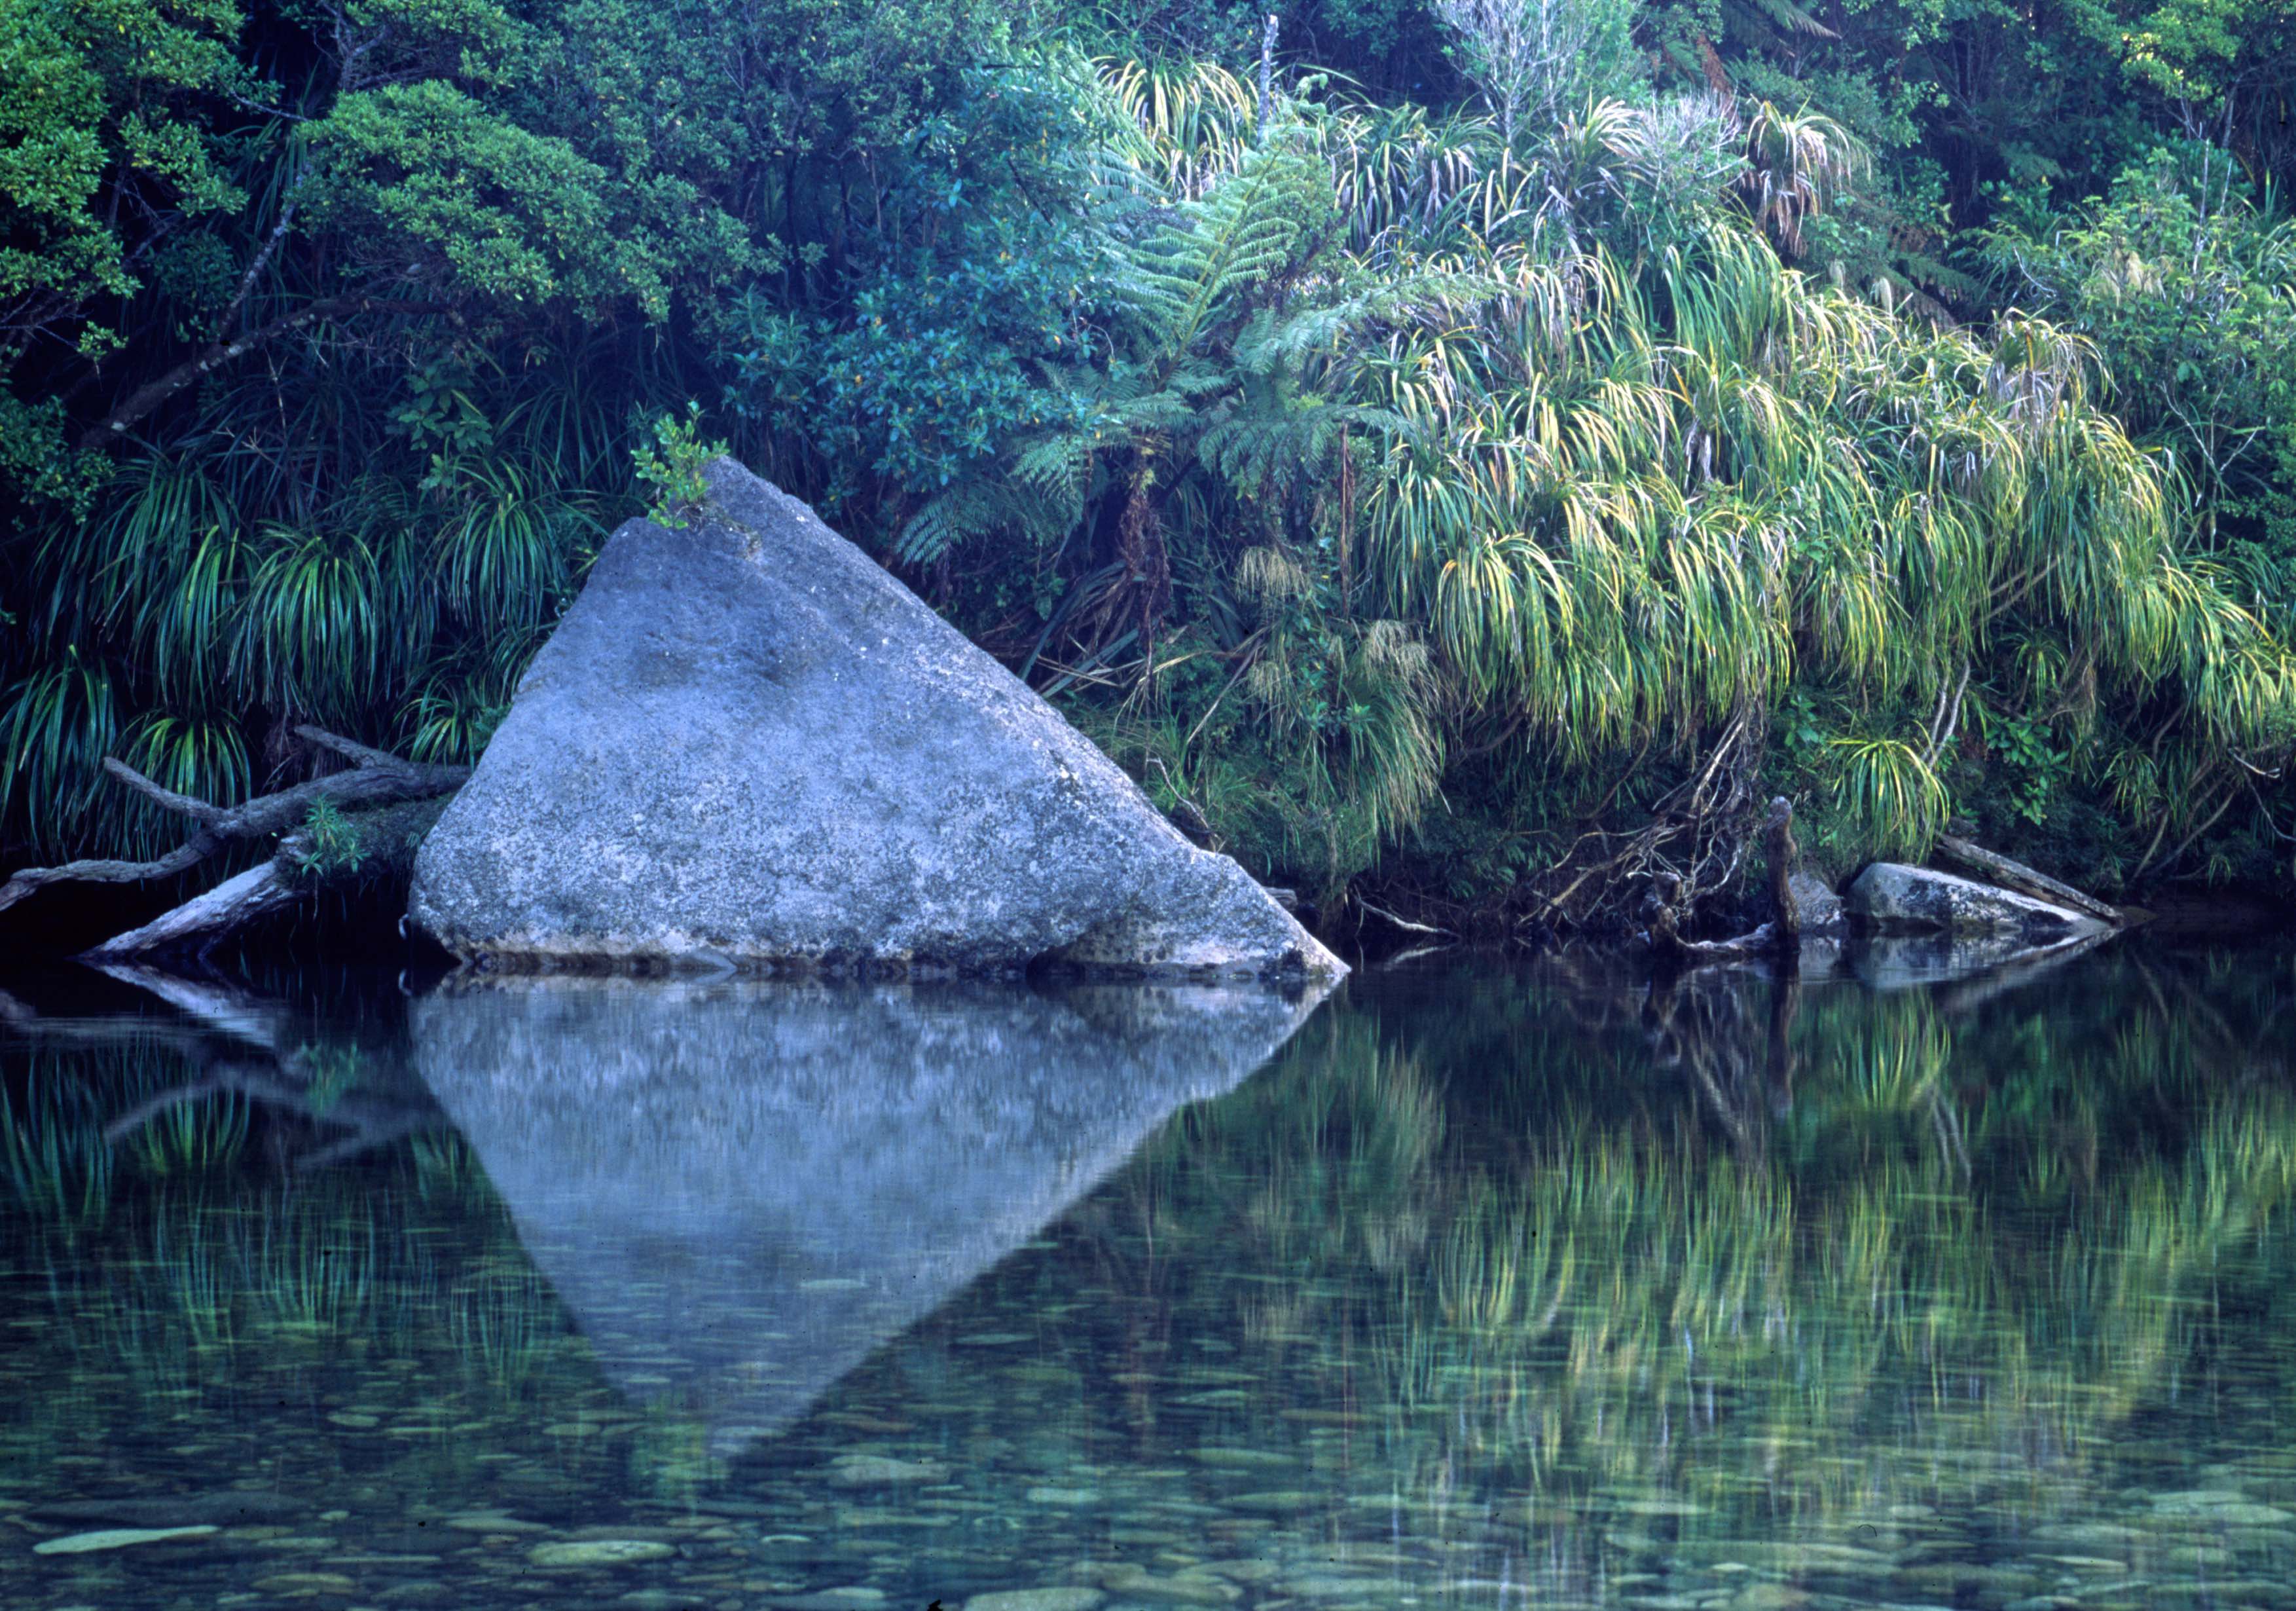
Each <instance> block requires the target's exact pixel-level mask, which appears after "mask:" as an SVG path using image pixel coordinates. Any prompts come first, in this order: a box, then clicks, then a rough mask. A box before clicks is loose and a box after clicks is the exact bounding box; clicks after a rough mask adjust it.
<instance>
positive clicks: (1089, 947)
mask: <svg viewBox="0 0 2296 1611" xmlns="http://www.w3.org/2000/svg"><path fill="white" fill-rule="evenodd" d="M707 480H708V483H709V499H708V501H707V503H706V504H705V505H703V506H702V507H701V509H699V510H698V511H696V512H695V514H694V515H693V518H692V519H691V520H689V521H688V522H687V523H686V524H685V525H684V526H683V527H678V528H669V527H664V526H660V525H656V524H654V523H653V522H650V521H643V520H634V521H630V522H627V523H625V524H624V525H623V526H622V527H621V528H620V529H619V530H617V531H616V532H615V533H614V535H613V537H612V538H611V539H610V540H609V541H608V543H607V545H606V547H605V549H604V551H603V553H602V554H601V555H599V558H598V561H597V563H596V564H595V566H594V567H593V569H592V571H591V573H590V577H589V579H588V581H587V583H586V586H585V588H584V591H583V593H582V596H581V597H580V598H578V600H577V601H576V602H575V603H574V604H573V605H572V607H571V608H570V609H569V610H568V612H567V613H566V615H565V617H564V619H563V620H562V621H561V622H560V624H559V626H558V629H557V630H556V632H555V633H554V634H553V637H552V638H551V641H550V642H549V643H548V644H547V645H545V647H544V648H543V650H542V652H541V653H540V654H538V655H537V657H536V659H535V662H534V665H533V667H532V669H531V670H529V672H528V673H527V675H526V678H525V679H524V680H523V681H522V682H521V685H520V686H519V690H518V694H517V696H516V698H515V700H514V701H513V703H512V706H511V710H510V712H509V714H508V715H507V716H506V717H505V718H504V720H503V723H502V726H501V727H500V728H499V729H498V730H497V731H496V735H495V736H494V739H493V741H492V743H491V744H489V745H488V750H487V752H486V756H485V758H484V760H482V761H481V762H480V766H479V769H478V772H477V774H476V776H475V777H473V778H472V779H471V782H470V783H469V784H468V785H465V786H464V788H463V791H462V793H460V794H459V795H458V796H457V797H456V798H455V801H454V803H453V804H452V805H451V806H450V807H448V809H447V813H446V815H445V817H444V818H442V819H441V820H440V822H439V826H438V827H437V828H436V829H435V830H434V831H433V832H432V833H431V834H430V836H429V838H428V839H427V840H426V841H425V842H424V843H423V845H422V851H421V853H420V855H419V856H418V858H417V859H416V865H415V874H414V889H413V893H412V899H411V902H410V910H411V915H412V916H413V917H414V921H415V922H417V923H418V924H420V925H422V927H423V928H424V929H425V930H427V931H428V932H429V933H431V934H432V935H433V936H435V937H436V938H437V939H438V940H439V941H440V942H441V943H442V944H444V945H445V946H446V947H447V949H449V950H451V951H454V952H455V953H457V954H459V955H461V956H463V957H465V958H487V959H491V960H493V961H495V962H496V963H498V964H501V965H504V966H528V967H533V966H598V965H602V964H603V965H625V966H646V965H649V964H662V963H675V962H677V961H679V960H681V959H693V960H700V961H702V962H705V963H716V962H719V961H722V962H726V963H731V964H734V965H736V966H750V965H756V966H777V965H795V966H808V967H827V968H847V967H849V968H855V969H862V970H897V971H898V970H931V969H936V968H938V969H947V970H950V971H954V972H958V973H968V974H972V973H1004V972H1012V971H1015V970H1018V969H1021V968H1024V967H1027V966H1030V965H1038V964H1049V965H1054V966H1070V967H1073V968H1076V969H1078V970H1080V971H1085V972H1093V973H1107V974H1163V975H1169V974H1222V975H1240V974H1283V973H1304V974H1318V975H1333V974H1341V973H1344V972H1345V971H1346V969H1345V967H1344V966H1343V965H1341V963H1340V962H1339V960H1338V959H1337V958H1334V957H1333V956H1332V954H1331V953H1330V952H1329V951H1328V950H1326V949H1324V947H1323V946H1322V945H1320V944H1319V943H1317V941H1316V940H1315V939H1314V938H1313V937H1312V936H1311V935H1309V934H1308V933H1307V931H1306V930H1304V929H1302V928H1301V927H1300V925H1299V924H1298V922H1297V921H1296V920H1295V919H1294V918H1293V917H1292V916H1291V915H1290V914H1289V913H1288V912H1286V911H1284V910H1283V908H1282V907H1280V906H1279V905H1277V904H1276V902H1275V900H1274V899H1273V898H1271V897H1270V896H1269V895H1268V893H1267V892H1266V891H1265V890H1263V889H1262V888H1260V886H1259V884H1257V883H1256V882H1255V881H1254V880H1253V879H1252V878H1251V875H1249V874H1247V873H1246V872H1245V871H1244V870H1243V869H1242V867H1239V866H1238V865H1236V863H1235V862H1234V861H1232V860H1230V859H1228V858H1226V857H1225V856H1218V855H1215V854H1212V853H1210V852H1209V851H1202V850H1199V849H1197V848H1196V847H1195V846H1193V845H1192V844H1190V843H1189V842H1187V840H1186V839H1185V837H1184V836H1183V835H1182V834H1180V832H1179V830H1178V829H1177V828H1175V827H1173V826H1171V824H1170V823H1169V822H1167V821H1166V820H1165V818H1164V817H1163V815H1162V814H1161V813H1160V812H1159V811H1158V810H1156V809H1155V807H1154V805H1153V804H1152V803H1151V801H1149V800H1148V798H1147V796H1146V795H1145V794H1144V793H1142V792H1141V791H1140V789H1139V787H1138V785H1136V784H1135V783H1134V782H1133V781H1132V780H1131V779H1130V778H1129V777H1127V776H1126V775H1125V774H1124V772H1123V771H1122V770H1121V769H1119V767H1117V766H1116V764H1115V763H1114V762H1113V761H1111V760H1109V759H1108V757H1107V756H1105V755H1103V753H1102V752H1100V751H1099V750H1098V749H1096V748H1095V747H1094V745H1093V744H1092V743H1091V741H1090V740H1088V739H1087V738H1086V737H1085V736H1083V735H1082V734H1080V733H1078V731H1077V730H1076V729H1075V728H1074V727H1071V726H1070V725H1069V723H1068V722H1067V721H1066V720H1065V719H1062V716H1061V715H1060V713H1059V712H1058V711H1054V709H1053V708H1052V707H1051V706H1050V705H1048V704H1046V703H1045V702H1044V700H1042V699H1040V698H1039V697H1037V695H1036V694H1035V693H1034V692H1032V691H1031V690H1030V689H1029V687H1028V686H1026V685H1024V684H1023V683H1021V681H1020V679H1019V678H1015V677H1013V675H1012V673H1011V672H1009V671H1007V670H1005V668H1004V667H1003V666H1001V665H999V664H997V663H996V661H994V660H992V659H991V658H990V657H989V656H988V654H986V653H983V652H982V651H981V650H980V649H979V648H978V647H976V646H975V645H972V644H971V643H970V642H968V641H967V640H966V639H965V638H964V636H963V635H962V634H960V633H959V632H958V631H957V630H956V629H955V628H953V627H951V626H950V625H948V623H947V622H946V621H942V620H941V619H940V617H939V616H938V615H936V614H935V613H934V612H932V611H931V609H930V608H928V607H927V606H926V605H925V604H923V602H922V601H921V600H920V599H918V598H917V597H916V596H915V595H914V594H912V593H911V592H910V591H909V590H908V589H907V588H905V587H903V586H902V585H901V583H900V582H899V581H898V579H895V578H894V577H892V576H890V575H889V574H888V573H887V572H886V571H884V570H883V569H882V568H881V567H880V566H879V565H877V564H876V563H874V562H873V561H872V560H871V559H870V558H869V557H868V556H867V555H865V554H863V553H862V552H861V551H860V550H859V549H858V548H856V547H853V545H851V544H850V543H849V542H847V541H845V540H844V539H843V538H840V537H839V536H838V535H837V534H836V533H834V532H833V531H832V530H829V528H828V527H826V526H824V524H823V523H822V522H821V521H820V520H819V519H818V518H817V517H816V515H815V514H814V513H813V511H812V510H811V509H810V508H808V506H807V505H804V504H803V503H801V502H799V500H798V499H796V498H793V497H790V496H789V495H788V494H786V493H784V492H782V491H781V490H779V489H777V488H775V487H773V486H771V485H769V484H767V482H765V481H761V480H759V479H758V478H757V477H756V476H754V475H751V474H750V473H749V472H747V471H746V470H744V469H742V467H741V466H740V465H739V464H735V463H734V462H733V461H732V460H730V459H719V460H717V461H715V462H714V463H713V464H710V466H709V469H708V471H707Z"/></svg>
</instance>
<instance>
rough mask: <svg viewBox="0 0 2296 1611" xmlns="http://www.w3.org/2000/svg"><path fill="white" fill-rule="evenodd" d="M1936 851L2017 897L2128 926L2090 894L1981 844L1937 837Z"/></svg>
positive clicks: (2119, 916) (2118, 915)
mask: <svg viewBox="0 0 2296 1611" xmlns="http://www.w3.org/2000/svg"><path fill="white" fill-rule="evenodd" d="M1937 848H1938V850H1939V852H1940V853H1941V854H1943V855H1944V857H1945V858H1946V859H1947V860H1948V861H1957V862H1959V863H1960V864H1961V865H1962V866H1964V867H1968V868H1971V869H1972V871H1975V872H1979V873H1982V874H1984V875H1986V876H1987V877H1988V878H1990V879H1991V880H1993V882H1994V883H1996V884H1999V885H2000V886H2001V887H2002V888H2003V889H2006V890H2014V891H2016V892H2017V893H2019V894H2020V895H2030V896H2031V897H2032V898H2033V899H2034V900H2046V901H2048V902H2050V903H2051V904H2053V905H2055V906H2069V907H2071V908H2072V909H2073V910H2075V911H2077V912H2085V913H2087V915H2088V916H2091V917H2094V918H2095V919H2097V920H2098V921H2099V922H2101V923H2109V924H2111V925H2112V926H2113V927H2115V928H2126V927H2128V918H2127V917H2126V916H2122V915H2121V913H2120V909H2119V908H2116V907H2110V906H2107V905H2105V903H2104V902H2103V901H2102V900H2098V899H2096V897H2095V896H2094V895H2085V894H2083V893H2082V892H2080V891H2079V890H2077V889H2075V888H2073V887H2072V885H2071V884H2060V883H2058V882H2057V881H2056V880H2055V879H2054V878H2052V877H2050V876H2049V875H2047V874H2046V873H2042V872H2037V871H2036V870H2035V869H2033V868H2031V867H2027V866H2026V865H2025V864H2024V863H2023V862H2021V861H2012V860H2011V859H2009V858H2008V857H2006V856H2003V855H2000V854H1999V853H1997V852H1996V851H1989V850H1987V849H1985V848H1984V847H1983V846H1982V845H1976V844H1972V843H1971V842H1969V841H1968V840H1966V839H1956V838H1955V837H1954V836H1953V835H1952V834H1939V835H1938V838H1937Z"/></svg>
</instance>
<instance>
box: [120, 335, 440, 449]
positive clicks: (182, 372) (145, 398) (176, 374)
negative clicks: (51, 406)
mask: <svg viewBox="0 0 2296 1611" xmlns="http://www.w3.org/2000/svg"><path fill="white" fill-rule="evenodd" d="M447 311H449V309H448V308H447V304H445V303H442V302H410V301H406V300H402V299H399V298H395V297H383V296H347V297H326V298H323V299H322V300H318V301H316V302H308V303H306V304H305V305H304V306H303V307H301V308H297V309H296V310H295V311H294V312H293V313H291V314H288V315H286V316H284V317H282V318H276V319H274V320H272V321H271V323H269V324H268V325H261V326H259V327H258V328H256V329H254V330H250V331H249V332H247V333H245V334H243V335H238V336H234V337H232V338H231V339H229V340H227V341H214V342H210V343H209V345H208V346H206V347H204V348H202V349H201V350H200V351H199V352H198V353H197V354H196V355H194V356H193V357H191V358H185V359H184V361H183V362H182V363H180V364H178V365H176V366H175V367H174V368H173V369H170V370H168V372H167V374H162V375H160V376H159V377H157V378H156V379H153V380H150V381H146V382H144V383H143V385H141V386H138V387H137V388H136V389H135V390H133V391H131V392H129V393H128V394H127V398H126V399H123V400H122V401H121V402H120V404H119V407H116V408H114V409H113V410H112V411H111V414H110V415H107V416H106V417H105V418H104V419H103V420H102V422H101V423H98V424H94V425H91V426H89V427H88V428H87V430H86V432H82V433H81V436H80V439H79V446H80V451H81V452H83V453H87V452H93V451H94V449H96V448H101V447H102V446H103V445H104V444H105V443H106V442H111V441H117V440H119V438H120V437H122V436H124V435H126V434H127V432H129V431H131V430H133V429H135V426H136V425H137V424H138V423H141V422H142V421H143V418H144V417H145V416H146V415H149V414H151V412H152V410H153V409H155V408H157V407H160V404H162V403H164V402H166V401H167V400H168V399H169V398H171V397H174V396H175V395H176V393H177V392H179V391H182V390H184V388H186V387H188V386H193V385H197V384H198V383H199V382H201V381H202V380H205V379H206V378H207V377H208V376H209V375H210V374H213V373H215V371H217V370H218V369H220V368H222V367H223V366H225V365H226V364H229V363H231V362H233V361H234V360H235V359H238V358H244V357H246V356H247V355H248V354H249V353H250V352H253V351H255V350H256V349H258V348H259V347H265V346H267V345H269V344H270V343H271V342H273V341H277V340H278V339H279V338H280V337H281V336H283V335H292V334H294V333H295V332H297V331H299V330H301V329H303V328H304V327H306V326H307V325H315V324H317V323H318V322H319V321H321V320H323V319H338V318H345V317H348V316H351V315H353V314H373V313H395V314H401V315H406V316H430V315H436V314H442V313H446V312H447Z"/></svg>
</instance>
